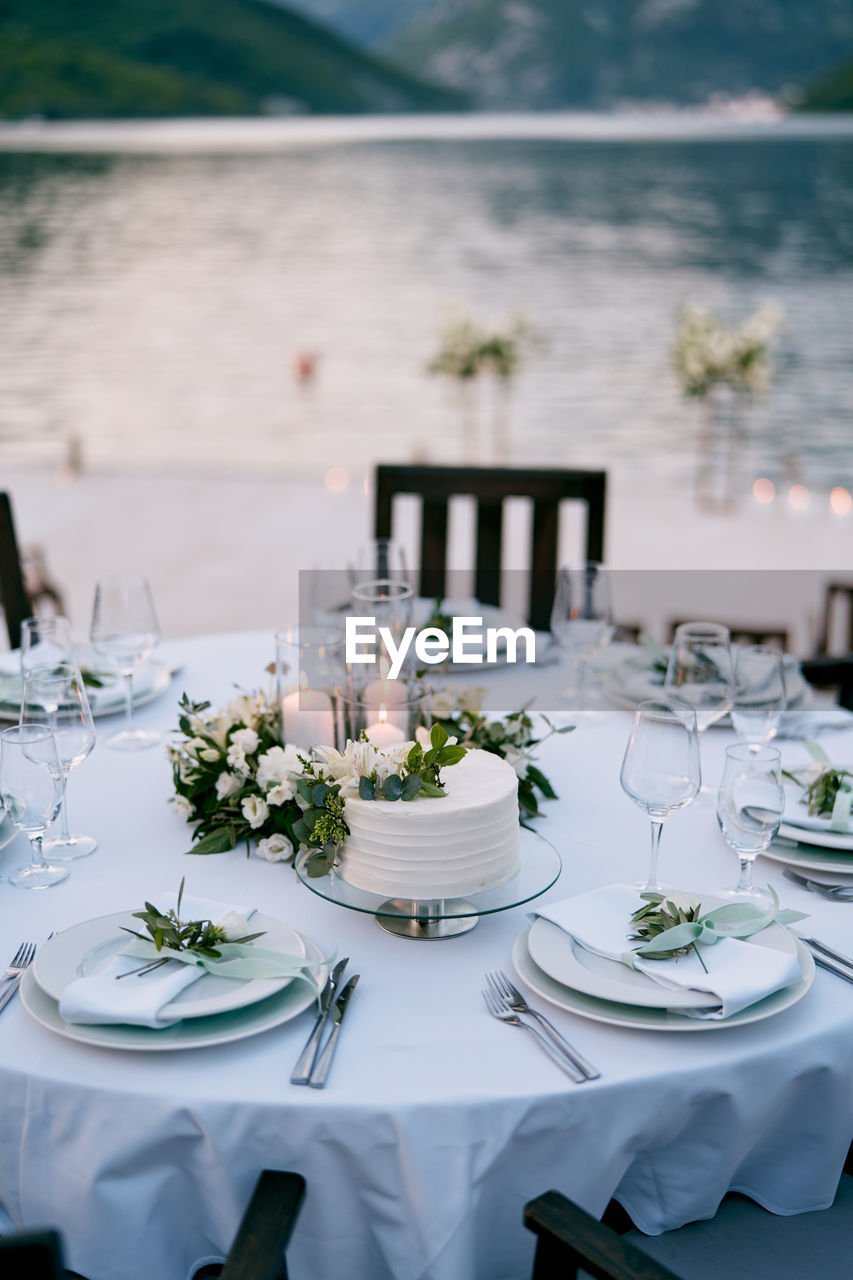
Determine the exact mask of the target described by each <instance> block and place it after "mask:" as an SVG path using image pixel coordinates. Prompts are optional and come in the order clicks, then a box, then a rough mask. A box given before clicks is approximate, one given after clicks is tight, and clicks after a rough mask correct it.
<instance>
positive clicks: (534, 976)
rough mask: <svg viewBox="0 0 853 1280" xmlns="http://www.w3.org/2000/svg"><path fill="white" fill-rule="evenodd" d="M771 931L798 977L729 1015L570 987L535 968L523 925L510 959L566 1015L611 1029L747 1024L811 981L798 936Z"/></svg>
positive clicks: (798, 994) (787, 1003) (785, 1004)
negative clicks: (694, 1012) (701, 1014)
mask: <svg viewBox="0 0 853 1280" xmlns="http://www.w3.org/2000/svg"><path fill="white" fill-rule="evenodd" d="M777 929H778V932H779V934H781V935H784V939H785V941H784V942H782V939H779V938H777V939H774V944H775V943H779V944H781V946H784V948H785V949H787V948H788V947H789V946H793V948H794V949H795V950H796V954H797V959H798V961H799V964H800V972H801V974H802V975H803V976H802V980H801V981H800V982H795V983H794V984H793V985H792V986H790V987H784V988H783V989H782V990H781V991H774V992H773V994H772V995H769V996H765V997H764V999H763V1000H758V1001H757V1002H756V1003H755V1004H751V1005H749V1007H748V1008H746V1009H741V1010H740V1012H739V1013H733V1014H732V1016H731V1017H730V1018H716V1019H712V1018H690V1017H688V1016H687V1015H686V1014H684V1013H676V1012H672V1011H670V1010H669V1009H652V1008H648V1007H644V1006H643V1005H634V1004H623V1003H619V1002H617V1001H615V1000H603V999H601V998H600V997H598V996H591V995H587V993H586V992H584V991H575V990H573V988H571V987H567V986H564V985H563V984H562V983H561V982H557V981H556V979H555V978H552V977H551V976H550V975H549V974H547V973H546V972H545V971H544V969H540V968H539V966H538V964H537V963H536V961H535V960H534V959H533V957H532V956H531V954H530V951H529V950H528V946H527V940H528V936H529V933H530V926H529V925H527V926H526V927H525V928H524V929H522V931H521V933H520V934H519V935H518V937H517V938H516V940H515V942H514V944H513V948H512V963H513V965H514V967H515V971H516V973H517V974H518V976H519V977H520V978H521V979H522V980H523V981H524V982H526V983H527V985H528V987H530V989H531V990H532V991H534V992H535V993H536V994H537V995H538V996H541V997H542V999H543V1000H548V1001H550V1003H551V1004H554V1005H556V1006H557V1008H558V1009H564V1010H565V1011H566V1012H567V1013H576V1014H578V1015H579V1016H580V1017H582V1018H591V1019H592V1020H593V1021H594V1022H607V1023H610V1024H611V1025H612V1026H614V1027H631V1028H634V1029H635V1030H638V1031H721V1030H723V1029H724V1028H727V1027H742V1026H744V1025H745V1024H747V1023H750V1022H760V1021H761V1019H762V1018H770V1017H772V1016H773V1015H774V1014H777V1013H781V1012H782V1010H783V1009H789V1008H790V1007H791V1005H793V1004H796V1003H797V1001H798V1000H802V998H803V996H804V995H805V994H806V992H807V991H808V989H809V987H810V986H811V985H812V983H813V982H814V973H815V968H814V961H813V960H812V958H811V955H810V954H809V952H808V951H807V949H806V948H805V947H804V946H803V944H802V943H801V942H800V941H799V939H797V938H795V937H794V936H793V934H790V933H788V931H787V930H786V929H783V928H782V926H781V925H771V927H770V929H768V930H766V932H767V933H770V932H771V930H773V931H774V932H775V931H776V930H777ZM788 940H790V942H789V941H788ZM774 944H770V945H774Z"/></svg>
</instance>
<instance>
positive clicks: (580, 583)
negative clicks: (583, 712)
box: [551, 561, 613, 709]
mask: <svg viewBox="0 0 853 1280" xmlns="http://www.w3.org/2000/svg"><path fill="white" fill-rule="evenodd" d="M612 631H613V613H612V605H611V600H610V580H609V577H608V574H607V570H606V569H605V568H603V567H602V565H600V564H596V563H595V562H594V561H589V562H588V563H587V564H585V565H583V566H582V567H581V568H579V569H567V568H564V569H560V571H559V574H558V575H557V589H556V592H555V594H554V607H553V609H552V610H551V634H552V635H553V637H554V640H555V641H556V643H557V644H558V645H560V647H561V648H563V649H564V650H565V651H566V652H567V653H568V654H569V656H570V657H571V658H572V660H573V662H574V670H575V689H574V694H575V698H576V701H577V705H578V708H579V709H583V706H584V700H585V693H586V679H587V671H588V667H589V661H590V659H591V658H593V657H594V656H595V654H596V653H598V650H599V649H600V648H601V647H602V645H604V644H607V642H608V641H609V640H610V637H611V635H612Z"/></svg>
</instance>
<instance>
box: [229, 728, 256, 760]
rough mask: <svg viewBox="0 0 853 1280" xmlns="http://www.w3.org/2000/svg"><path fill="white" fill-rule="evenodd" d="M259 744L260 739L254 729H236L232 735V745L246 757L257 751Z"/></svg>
mask: <svg viewBox="0 0 853 1280" xmlns="http://www.w3.org/2000/svg"><path fill="white" fill-rule="evenodd" d="M259 743H260V738H259V737H258V735H257V733H256V732H255V730H254V729H235V731H234V733H232V734H231V745H232V746H234V747H237V748H239V750H240V751H242V752H243V755H245V756H250V755H252V753H253V752H255V751H257V749H258V745H259Z"/></svg>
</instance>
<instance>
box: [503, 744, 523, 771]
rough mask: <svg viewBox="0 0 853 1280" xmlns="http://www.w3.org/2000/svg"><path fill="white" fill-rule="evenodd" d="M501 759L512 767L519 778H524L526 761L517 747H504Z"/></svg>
mask: <svg viewBox="0 0 853 1280" xmlns="http://www.w3.org/2000/svg"><path fill="white" fill-rule="evenodd" d="M503 757H504V760H506V762H507V764H508V765H512V767H513V769H515V772H516V775H517V776H518V777H519V778H524V777H526V775H527V764H528V761H527V756H526V755H525V754H524V752H523V751H519V749H518V747H511V746H510V747H504V751H503Z"/></svg>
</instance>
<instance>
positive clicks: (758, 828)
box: [717, 742, 785, 908]
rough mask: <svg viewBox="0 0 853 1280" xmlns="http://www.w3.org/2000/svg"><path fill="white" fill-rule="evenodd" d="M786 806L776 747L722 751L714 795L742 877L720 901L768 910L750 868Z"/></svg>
mask: <svg viewBox="0 0 853 1280" xmlns="http://www.w3.org/2000/svg"><path fill="white" fill-rule="evenodd" d="M784 807H785V793H784V790H783V788H782V759H781V756H780V753H779V751H778V750H777V749H776V747H768V746H757V745H755V744H754V743H743V742H739V743H738V744H737V745H736V746H733V747H726V764H725V768H724V770H723V778H722V781H721V783H720V788H719V791H718V792H717V822H718V823H719V825H720V830H721V831H722V833H723V835H724V836H725V839H726V842H727V843H728V844H729V845H730V846H731V848H732V849H734V851H735V853H736V854H737V856H738V858H739V859H740V877H739V879H738V882H737V884H736V885H734V886H733V887H732V888H730V889H721V890H720V891H719V892H718V895H717V896H718V897H720V898H733V899H734V900H735V901H737V902H754V903H756V904H757V905H758V906H760V907H762V908H766V907H771V906H772V905H773V899H772V897H771V895H770V893H769V892H768V891H767V890H766V889H758V888H756V887H755V885H753V883H752V867H753V863H754V862H755V859H756V858H757V857H758V855H759V853H763V852H764V850H765V849H766V848H767V846H768V845H769V844H770V841H771V840H772V839H773V837H774V836H775V834H776V832H777V831H778V830H779V824H780V822H781V821H782V812H783V810H784Z"/></svg>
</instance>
